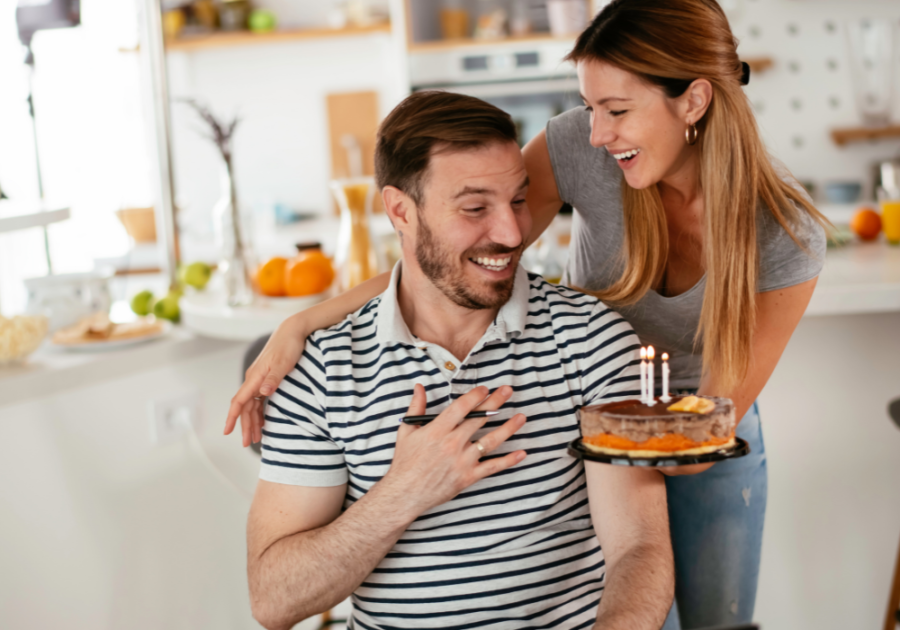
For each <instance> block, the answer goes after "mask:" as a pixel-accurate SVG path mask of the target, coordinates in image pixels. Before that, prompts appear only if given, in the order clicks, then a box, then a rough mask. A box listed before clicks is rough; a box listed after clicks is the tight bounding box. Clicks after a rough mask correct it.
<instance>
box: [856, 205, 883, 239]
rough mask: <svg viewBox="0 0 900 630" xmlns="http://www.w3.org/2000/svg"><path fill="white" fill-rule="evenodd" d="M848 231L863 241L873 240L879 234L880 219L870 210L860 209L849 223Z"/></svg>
mask: <svg viewBox="0 0 900 630" xmlns="http://www.w3.org/2000/svg"><path fill="white" fill-rule="evenodd" d="M850 229H851V230H853V233H854V234H856V235H857V236H858V237H859V238H860V239H862V240H864V241H871V240H874V239H876V238H878V234H879V233H880V232H881V217H880V216H879V214H878V213H877V212H875V210H873V209H872V208H860V209H859V210H857V211H856V214H854V215H853V219H852V220H851V221H850Z"/></svg>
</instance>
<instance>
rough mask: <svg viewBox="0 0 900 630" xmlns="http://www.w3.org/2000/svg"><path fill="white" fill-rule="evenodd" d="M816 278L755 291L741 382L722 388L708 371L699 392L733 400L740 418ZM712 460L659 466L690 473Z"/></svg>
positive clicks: (795, 321) (772, 367)
mask: <svg viewBox="0 0 900 630" xmlns="http://www.w3.org/2000/svg"><path fill="white" fill-rule="evenodd" d="M817 280H818V278H813V279H812V280H807V281H806V282H803V283H801V284H796V285H794V286H792V287H785V288H784V289H777V290H775V291H767V292H765V293H758V294H757V296H756V309H757V311H756V312H757V320H756V330H755V331H754V333H753V345H752V347H751V349H750V367H749V369H748V371H747V376H745V377H744V380H743V381H741V384H740V385H739V386H738V387H736V388H735V389H734V390H732V391H723V390H722V388H721V387H719V386H718V383H717V382H716V377H715V375H714V374H707V375H705V376H704V377H703V379H702V380H701V381H700V389H699V392H698V393H700V394H704V395H706V396H724V397H726V398H731V400H733V401H734V413H735V416H736V417H737V418H738V419H739V420H740V418H743V417H744V414H746V413H747V410H748V409H750V405H752V404H753V401H754V400H756V398H757V396H759V394H760V392H761V391H762V389H763V387H765V385H766V383H767V382H768V381H769V377H770V376H772V372H773V371H774V370H775V366H776V365H778V361H779V360H780V359H781V355H782V353H783V352H784V349H785V347H786V346H787V344H788V341H790V340H791V335H793V334H794V330H795V329H796V328H797V325H798V324H799V323H800V318H801V317H803V313H805V312H806V307H807V305H809V300H810V298H811V297H812V294H813V290H814V289H815V288H816V281H817ZM711 466H712V464H697V465H696V466H678V467H676V468H666V469H661V470H663V472H664V473H666V474H667V475H693V474H696V473H698V472H703V471H704V470H706V469H707V468H710V467H711Z"/></svg>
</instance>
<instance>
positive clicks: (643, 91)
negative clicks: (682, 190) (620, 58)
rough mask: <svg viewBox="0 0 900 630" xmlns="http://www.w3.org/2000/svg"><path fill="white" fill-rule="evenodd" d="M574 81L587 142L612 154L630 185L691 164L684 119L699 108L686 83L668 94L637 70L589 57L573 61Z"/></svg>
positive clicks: (640, 184)
mask: <svg viewBox="0 0 900 630" xmlns="http://www.w3.org/2000/svg"><path fill="white" fill-rule="evenodd" d="M578 83H579V85H580V87H581V97H582V99H583V100H584V104H585V105H586V106H587V108H588V110H589V111H590V112H591V145H593V146H595V147H597V148H601V147H603V148H605V149H606V150H607V151H608V152H609V153H610V154H611V155H613V156H614V157H615V158H616V161H617V162H618V164H619V167H620V168H621V169H622V171H623V172H624V174H625V180H626V181H627V182H628V184H629V185H630V186H631V187H632V188H636V189H641V188H647V187H648V186H652V185H653V184H656V183H658V182H660V181H663V180H669V179H671V178H673V177H677V176H678V174H679V173H683V172H685V171H686V170H687V169H688V168H690V167H691V160H695V159H696V152H695V147H692V146H690V145H688V144H687V143H686V142H685V130H686V129H687V127H688V126H689V124H688V120H690V122H696V120H698V119H699V118H700V117H701V116H702V113H700V115H697V114H698V113H699V112H698V111H697V109H696V107H694V106H692V103H691V100H692V99H691V93H692V90H691V89H690V88H689V89H688V90H687V91H686V92H685V94H684V95H682V96H679V97H677V98H674V99H672V98H668V97H667V96H666V95H665V93H664V92H663V91H662V88H659V87H657V86H655V85H650V84H648V83H645V82H644V81H642V80H641V79H640V78H639V77H638V76H637V75H635V74H632V73H631V72H627V71H625V70H622V69H620V68H617V67H615V66H612V65H610V64H608V63H604V62H602V61H593V60H589V61H581V62H579V63H578ZM705 109H706V108H705V107H703V111H704V112H705ZM693 116H695V117H693Z"/></svg>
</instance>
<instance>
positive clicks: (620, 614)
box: [594, 544, 675, 630]
mask: <svg viewBox="0 0 900 630" xmlns="http://www.w3.org/2000/svg"><path fill="white" fill-rule="evenodd" d="M606 585H607V586H606V588H605V589H604V591H603V597H602V598H601V600H600V607H599V608H598V610H597V623H596V624H595V625H594V628H595V630H659V628H661V627H662V625H663V623H664V622H665V620H666V615H667V614H668V612H669V608H671V606H672V600H673V599H674V597H675V576H674V572H673V563H672V548H671V546H670V545H668V544H666V545H644V546H638V547H635V548H634V549H633V550H631V551H629V552H628V553H626V554H625V555H623V556H622V557H621V558H619V559H618V560H617V561H616V562H615V564H614V565H613V566H612V567H610V568H609V569H608V570H607V573H606Z"/></svg>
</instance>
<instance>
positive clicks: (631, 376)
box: [579, 302, 641, 406]
mask: <svg viewBox="0 0 900 630" xmlns="http://www.w3.org/2000/svg"><path fill="white" fill-rule="evenodd" d="M582 344H583V345H582V347H583V353H582V354H581V355H580V357H579V361H580V362H581V392H582V400H583V404H584V405H585V406H587V405H597V404H600V403H608V402H614V401H616V400H622V399H624V398H635V397H638V396H640V382H641V374H640V357H639V354H638V352H639V350H640V341H639V340H638V337H637V335H636V334H635V333H634V330H633V329H632V328H631V324H629V323H628V322H627V321H625V319H624V318H623V317H622V316H621V315H619V314H618V313H616V312H615V311H613V310H612V309H610V308H609V307H607V306H606V305H605V304H603V303H602V302H597V305H596V306H595V307H594V309H593V310H592V312H591V316H590V319H589V320H588V325H587V329H586V334H585V338H584V339H583V340H582Z"/></svg>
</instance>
